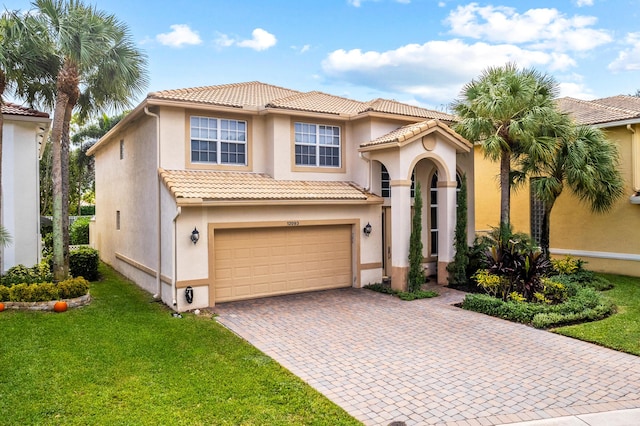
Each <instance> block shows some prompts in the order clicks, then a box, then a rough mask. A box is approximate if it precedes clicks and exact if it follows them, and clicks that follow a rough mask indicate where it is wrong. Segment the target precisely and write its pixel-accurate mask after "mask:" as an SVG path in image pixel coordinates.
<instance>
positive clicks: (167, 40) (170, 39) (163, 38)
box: [156, 24, 202, 47]
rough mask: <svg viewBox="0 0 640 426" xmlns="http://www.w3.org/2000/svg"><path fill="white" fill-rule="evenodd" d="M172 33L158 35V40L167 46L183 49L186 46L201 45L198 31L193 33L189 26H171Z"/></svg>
mask: <svg viewBox="0 0 640 426" xmlns="http://www.w3.org/2000/svg"><path fill="white" fill-rule="evenodd" d="M170 28H171V32H168V33H163V34H158V35H157V36H156V40H157V41H158V42H159V43H160V44H163V45H165V46H171V47H182V46H184V45H186V44H193V45H195V44H200V43H202V40H201V39H200V36H199V35H198V32H197V31H193V30H192V29H191V28H189V26H188V25H184V24H175V25H171V26H170Z"/></svg>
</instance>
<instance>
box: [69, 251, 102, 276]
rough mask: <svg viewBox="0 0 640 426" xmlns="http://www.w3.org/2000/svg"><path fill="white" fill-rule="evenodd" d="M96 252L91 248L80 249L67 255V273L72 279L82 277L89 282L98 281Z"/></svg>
mask: <svg viewBox="0 0 640 426" xmlns="http://www.w3.org/2000/svg"><path fill="white" fill-rule="evenodd" d="M99 263H100V256H99V254H98V250H96V249H92V248H91V247H80V248H79V249H77V250H73V251H72V252H71V253H69V272H70V273H71V275H72V276H74V277H84V278H86V279H87V280H89V281H96V280H97V279H98V264H99Z"/></svg>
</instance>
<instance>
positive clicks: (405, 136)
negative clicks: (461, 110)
mask: <svg viewBox="0 0 640 426" xmlns="http://www.w3.org/2000/svg"><path fill="white" fill-rule="evenodd" d="M434 131H439V132H440V133H441V134H443V135H444V136H445V137H446V138H447V139H448V140H450V141H451V142H453V143H454V144H455V145H456V146H457V147H458V148H459V151H460V152H468V151H469V150H470V149H471V148H472V147H473V144H472V143H471V142H469V141H468V140H466V139H465V138H463V137H462V136H460V135H459V134H458V133H456V132H454V131H453V130H452V129H451V128H450V127H449V126H447V125H446V124H444V123H442V122H440V121H439V120H426V121H421V122H419V123H414V124H408V125H406V126H402V127H400V128H398V129H396V130H394V131H392V132H390V133H387V134H386V135H383V136H380V137H379V138H376V139H374V140H372V141H370V142H365V143H362V144H360V150H361V151H363V150H369V149H371V148H381V147H388V146H402V145H404V144H405V143H408V142H411V141H412V140H415V139H416V138H418V137H422V136H426V135H428V134H430V133H432V132H434Z"/></svg>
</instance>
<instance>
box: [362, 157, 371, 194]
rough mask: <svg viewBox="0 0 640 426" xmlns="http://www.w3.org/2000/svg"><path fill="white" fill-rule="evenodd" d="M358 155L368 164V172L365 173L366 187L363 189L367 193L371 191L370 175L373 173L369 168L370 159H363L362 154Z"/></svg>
mask: <svg viewBox="0 0 640 426" xmlns="http://www.w3.org/2000/svg"><path fill="white" fill-rule="evenodd" d="M358 155H359V156H360V158H362V159H363V160H365V161H366V162H367V163H368V164H369V172H368V173H367V186H365V188H364V190H365V191H367V192H368V191H370V190H371V174H372V173H373V170H372V168H371V159H370V158H367V157H365V156H364V152H359V153H358Z"/></svg>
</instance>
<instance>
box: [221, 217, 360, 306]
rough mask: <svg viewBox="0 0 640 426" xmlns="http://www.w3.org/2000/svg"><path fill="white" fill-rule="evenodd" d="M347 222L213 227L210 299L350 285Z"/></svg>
mask: <svg viewBox="0 0 640 426" xmlns="http://www.w3.org/2000/svg"><path fill="white" fill-rule="evenodd" d="M351 258H352V257H351V225H331V226H298V227H287V228H255V229H217V230H215V233H214V258H213V259H212V261H213V262H215V263H214V264H215V279H214V283H213V285H214V289H213V290H214V292H215V302H225V301H231V300H240V299H251V298H258V297H265V296H274V295H278V294H287V293H299V292H304V291H312V290H324V289H329V288H338V287H349V286H351Z"/></svg>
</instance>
